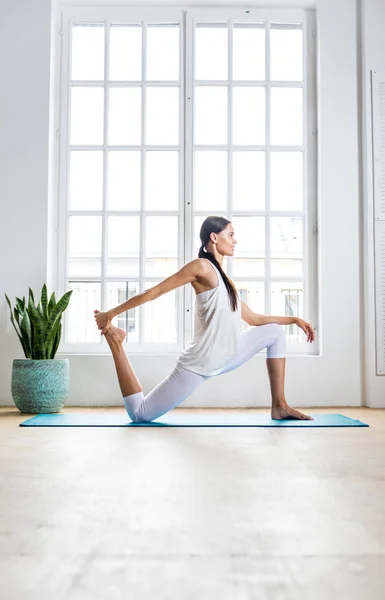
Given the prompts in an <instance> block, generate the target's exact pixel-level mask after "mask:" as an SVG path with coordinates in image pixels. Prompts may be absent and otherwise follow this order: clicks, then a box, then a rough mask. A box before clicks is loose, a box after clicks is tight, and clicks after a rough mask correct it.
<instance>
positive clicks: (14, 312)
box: [13, 307, 20, 327]
mask: <svg viewBox="0 0 385 600" xmlns="http://www.w3.org/2000/svg"><path fill="white" fill-rule="evenodd" d="M13 315H14V317H15V319H16V322H17V324H18V326H19V327H20V314H19V311H18V310H17V308H16V307H14V308H13Z"/></svg>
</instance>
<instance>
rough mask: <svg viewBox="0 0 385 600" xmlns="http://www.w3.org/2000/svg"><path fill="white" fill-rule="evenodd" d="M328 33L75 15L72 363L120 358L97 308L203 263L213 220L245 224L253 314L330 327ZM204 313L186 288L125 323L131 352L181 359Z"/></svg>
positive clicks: (64, 178) (251, 18) (261, 18)
mask: <svg viewBox="0 0 385 600" xmlns="http://www.w3.org/2000/svg"><path fill="white" fill-rule="evenodd" d="M314 29H315V24H314V13H313V12H312V11H309V12H308V11H301V10H259V9H258V10H257V9H255V10H253V9H250V10H249V9H247V10H239V9H237V10H234V9H221V10H218V11H217V10H212V9H196V10H195V9H194V10H191V11H190V10H187V11H179V10H176V11H175V10H172V9H154V10H152V9H142V10H141V9H119V8H110V9H108V8H85V9H84V8H83V9H80V8H69V9H66V10H65V11H63V13H62V36H61V37H62V45H61V46H62V60H61V67H62V77H61V84H60V105H61V111H60V161H58V162H59V170H58V176H59V183H60V186H59V189H60V193H59V207H60V219H59V253H58V256H59V268H58V288H59V289H60V290H63V291H64V290H67V289H73V290H74V293H73V295H72V299H71V303H70V307H69V309H68V310H67V315H66V318H65V333H64V336H63V340H62V344H61V351H65V352H68V351H69V352H71V351H73V352H84V351H87V352H96V353H97V352H104V351H105V350H106V346H105V344H106V342H105V340H104V337H101V336H100V333H99V331H98V330H97V328H96V326H95V322H94V318H93V311H94V309H95V308H100V309H101V310H103V309H106V308H110V307H112V306H115V305H117V304H120V303H122V302H124V300H125V299H127V298H129V297H131V296H133V295H135V294H137V293H139V292H140V291H143V290H145V289H148V288H149V287H153V286H154V285H156V283H158V282H159V281H162V280H163V279H165V278H166V277H168V276H169V275H171V274H172V273H174V272H175V271H177V270H178V269H179V268H181V267H182V266H183V265H184V264H185V263H186V262H188V261H189V260H192V259H193V258H195V257H196V256H197V253H198V249H199V246H200V240H199V229H200V226H201V223H202V221H203V220H204V218H205V217H206V216H207V215H210V214H216V215H223V216H225V217H226V218H228V219H229V220H231V221H232V223H233V225H234V229H235V237H236V239H237V241H238V244H237V246H236V252H235V256H234V257H232V258H228V259H227V258H226V259H225V260H224V269H225V271H226V272H227V273H228V274H229V276H230V277H231V278H232V279H233V281H234V282H235V283H236V286H237V288H238V290H239V292H240V295H241V298H242V299H243V300H244V301H245V302H246V303H247V304H249V306H250V307H251V309H252V310H254V311H255V312H258V313H266V314H276V315H282V316H283V315H300V316H302V317H303V318H305V319H307V320H310V321H311V322H312V323H313V324H316V323H317V319H316V315H317V306H316V302H315V299H316V296H317V294H316V267H317V265H316V232H317V223H316V194H315V190H316V176H315V175H316V172H315V147H316V142H315V130H316V126H315V122H316V111H315V93H314V90H315V81H314V79H315V65H314V46H315V41H314ZM193 314H194V294H193V291H192V289H191V286H185V288H178V289H177V290H175V291H173V292H171V293H169V294H166V295H164V296H162V297H161V298H159V299H157V300H155V301H153V302H150V303H146V304H145V305H142V306H140V307H137V308H136V309H133V310H131V311H129V312H128V313H126V314H121V315H120V316H119V317H117V318H116V319H115V321H114V322H115V324H117V325H119V326H120V327H122V328H124V329H125V330H126V331H127V340H126V344H127V347H128V348H129V349H130V351H131V352H132V351H134V352H162V353H167V352H172V353H176V352H179V351H180V350H181V349H182V348H183V347H184V346H185V345H186V344H188V343H189V342H190V340H191V336H192V331H193ZM243 327H247V325H246V324H243ZM286 334H287V341H288V351H289V352H293V353H297V352H301V353H302V352H312V353H314V352H316V348H315V347H314V345H312V347H310V346H309V345H308V344H306V342H305V338H304V335H303V334H302V332H301V331H300V330H299V329H298V328H297V327H292V326H287V327H286Z"/></svg>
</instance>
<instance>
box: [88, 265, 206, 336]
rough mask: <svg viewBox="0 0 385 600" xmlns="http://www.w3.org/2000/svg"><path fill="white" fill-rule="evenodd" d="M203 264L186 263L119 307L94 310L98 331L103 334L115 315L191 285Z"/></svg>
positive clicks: (199, 273) (197, 276)
mask: <svg viewBox="0 0 385 600" xmlns="http://www.w3.org/2000/svg"><path fill="white" fill-rule="evenodd" d="M204 262H205V261H202V260H201V259H199V258H196V259H195V260H192V261H191V262H189V263H187V265H185V266H184V267H182V268H181V269H180V270H179V271H178V272H177V273H174V274H173V275H170V277H167V279H164V280H163V281H161V282H160V283H158V284H157V285H155V286H154V287H152V288H150V289H148V290H145V291H144V292H140V293H139V294H136V295H135V296H132V298H130V299H129V300H126V301H125V302H122V304H119V306H115V307H114V308H110V309H109V310H107V311H105V312H98V313H96V310H95V311H94V317H95V319H96V323H97V325H98V329H99V330H100V329H101V330H102V333H105V332H106V331H107V328H108V326H109V323H110V322H111V321H112V319H113V318H114V317H116V316H117V315H120V314H121V313H122V312H125V311H126V310H130V309H131V308H136V307H137V306H140V305H141V304H145V303H146V302H150V301H151V300H155V299H156V298H159V296H162V295H163V294H167V292H171V291H172V290H174V289H175V288H177V287H180V286H182V285H186V283H192V282H193V281H196V280H197V279H198V278H199V276H200V275H201V274H202V272H203V270H204V269H205V266H204V265H203V263H204Z"/></svg>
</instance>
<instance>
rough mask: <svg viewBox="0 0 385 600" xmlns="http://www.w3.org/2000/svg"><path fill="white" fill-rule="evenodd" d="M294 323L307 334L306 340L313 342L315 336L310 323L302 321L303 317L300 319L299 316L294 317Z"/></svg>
mask: <svg viewBox="0 0 385 600" xmlns="http://www.w3.org/2000/svg"><path fill="white" fill-rule="evenodd" d="M295 324H296V325H298V327H300V328H301V329H302V330H303V331H304V332H305V333H306V335H307V340H306V341H307V342H310V343H311V342H314V338H315V333H314V329H313V327H312V326H311V325H310V323H307V322H306V321H304V320H303V319H300V318H299V317H296V318H295Z"/></svg>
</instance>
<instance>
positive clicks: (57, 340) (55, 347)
mask: <svg viewBox="0 0 385 600" xmlns="http://www.w3.org/2000/svg"><path fill="white" fill-rule="evenodd" d="M60 338H61V323H59V329H58V331H57V334H56V339H55V344H54V346H53V349H52V358H55V355H56V352H57V350H58V348H59V344H60Z"/></svg>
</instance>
